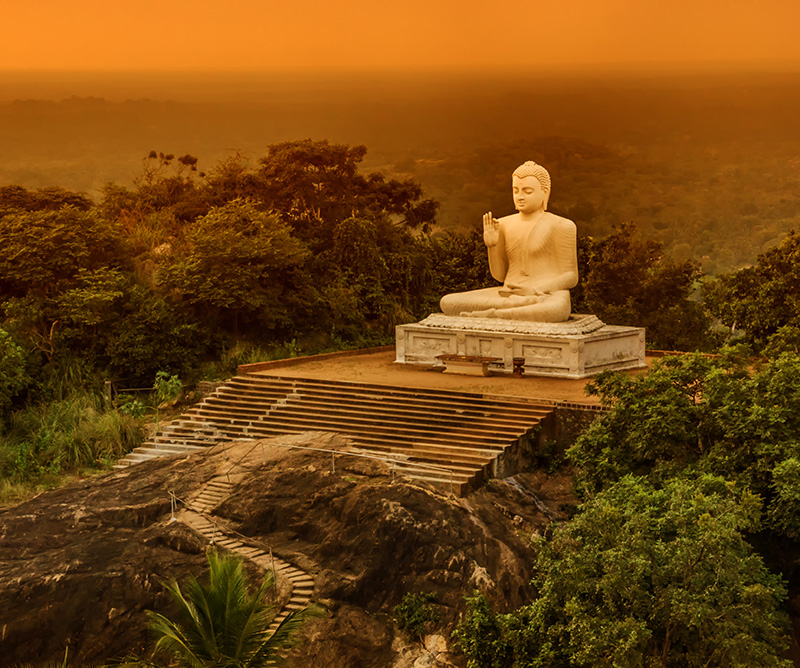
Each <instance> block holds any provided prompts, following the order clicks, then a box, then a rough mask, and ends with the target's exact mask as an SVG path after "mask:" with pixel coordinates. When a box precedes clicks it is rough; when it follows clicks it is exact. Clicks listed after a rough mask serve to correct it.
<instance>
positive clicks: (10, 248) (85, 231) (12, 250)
mask: <svg viewBox="0 0 800 668" xmlns="http://www.w3.org/2000/svg"><path fill="white" fill-rule="evenodd" d="M0 239H2V240H3V252H2V254H0V300H2V299H8V298H9V297H23V296H26V295H27V296H31V295H41V296H46V297H49V296H51V295H53V294H56V293H58V292H59V291H61V290H63V289H66V288H67V287H69V286H70V285H71V284H72V283H73V282H74V280H75V278H76V277H77V276H78V274H79V272H80V271H81V269H97V268H100V267H109V266H119V265H120V264H121V263H122V259H123V258H122V249H121V246H120V243H119V230H118V229H117V228H116V226H115V225H113V224H111V223H108V222H107V221H105V220H102V219H101V218H99V217H98V216H97V215H96V214H95V213H94V212H92V211H81V210H79V209H76V208H75V207H72V206H64V207H61V208H60V209H58V210H56V211H33V212H16V213H9V214H6V215H4V216H2V217H0Z"/></svg>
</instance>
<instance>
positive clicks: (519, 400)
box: [229, 372, 552, 411]
mask: <svg viewBox="0 0 800 668" xmlns="http://www.w3.org/2000/svg"><path fill="white" fill-rule="evenodd" d="M276 381H277V382H288V383H291V384H292V386H293V389H294V390H295V391H297V392H299V391H301V390H303V389H308V388H314V389H328V390H331V391H336V392H339V393H344V392H350V393H353V394H356V393H357V394H362V395H374V394H377V395H379V396H381V397H385V398H392V397H394V398H422V399H424V402H425V405H428V406H430V405H433V404H434V403H435V402H437V401H440V400H445V401H447V400H451V401H453V400H455V401H456V402H458V403H460V404H461V405H462V406H463V407H467V406H468V405H471V404H474V403H483V404H485V403H491V404H492V405H495V406H517V405H528V406H538V407H539V408H541V409H542V410H544V411H549V410H551V409H552V405H551V404H550V403H549V402H547V403H542V402H541V401H540V400H537V399H531V398H529V397H520V396H510V395H502V394H493V395H489V394H479V393H475V392H456V391H451V390H437V389H432V388H413V389H409V388H404V387H397V386H392V385H379V384H376V383H357V382H350V381H335V380H320V379H312V378H282V377H281V376H274V375H268V374H264V373H263V372H256V373H251V374H247V375H244V376H235V377H234V378H232V379H231V380H230V381H229V384H230V385H234V386H237V385H241V384H243V383H245V384H246V383H249V384H251V385H259V384H262V383H266V384H273V383H275V382H276Z"/></svg>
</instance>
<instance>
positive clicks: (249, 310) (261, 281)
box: [158, 200, 307, 329]
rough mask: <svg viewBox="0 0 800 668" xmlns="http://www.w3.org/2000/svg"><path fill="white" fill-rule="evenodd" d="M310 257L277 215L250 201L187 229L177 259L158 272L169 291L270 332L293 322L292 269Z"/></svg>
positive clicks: (225, 207) (229, 205) (236, 202)
mask: <svg viewBox="0 0 800 668" xmlns="http://www.w3.org/2000/svg"><path fill="white" fill-rule="evenodd" d="M306 256H307V251H306V250H305V248H304V246H303V244H302V243H300V242H298V241H297V240H296V239H294V238H293V237H292V235H291V232H290V230H289V228H288V227H286V226H285V225H284V224H282V223H281V222H280V220H279V219H278V217H277V216H275V215H274V214H268V213H264V212H262V211H259V210H258V209H257V208H256V206H255V203H254V202H253V201H249V200H234V201H233V202H229V203H227V204H225V205H223V206H220V207H217V208H215V209H212V210H211V211H210V212H209V213H208V214H207V215H205V216H203V217H201V218H199V219H198V220H197V221H195V222H194V223H193V224H192V225H191V226H190V227H189V228H188V230H187V233H186V244H185V247H184V248H183V250H182V252H181V253H180V255H179V257H178V258H175V259H170V261H169V263H167V264H165V265H164V266H163V267H162V269H161V271H160V272H159V276H158V280H159V282H160V284H161V285H162V286H164V288H166V289H168V290H172V291H175V292H177V293H178V294H180V296H181V297H182V298H183V299H185V300H186V301H187V302H188V303H190V304H192V305H195V306H197V307H200V308H203V309H204V310H205V311H206V312H208V311H209V309H212V310H213V311H212V312H216V313H217V314H218V316H217V317H218V323H219V324H222V323H223V322H225V321H230V322H233V323H234V329H235V328H236V326H237V325H238V322H239V318H240V317H242V316H244V317H246V318H249V319H251V320H254V321H257V322H259V323H260V324H262V325H266V326H267V327H275V326H276V325H278V324H286V323H287V322H288V311H287V303H288V302H291V300H292V298H293V297H292V294H291V278H292V273H293V270H294V269H296V268H297V267H299V266H300V265H302V263H303V262H304V260H305V258H306Z"/></svg>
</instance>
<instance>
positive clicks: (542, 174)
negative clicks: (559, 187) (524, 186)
mask: <svg viewBox="0 0 800 668" xmlns="http://www.w3.org/2000/svg"><path fill="white" fill-rule="evenodd" d="M512 176H516V177H518V178H520V179H524V178H525V177H526V176H535V177H536V178H537V179H539V183H541V184H542V190H544V191H545V192H546V193H547V194H548V195H549V194H550V174H549V173H548V171H547V170H546V169H545V168H544V167H542V166H541V165H539V164H537V163H535V162H534V161H533V160H528V162H524V163H522V164H521V165H520V166H519V167H517V168H516V169H515V170H514V173H513V174H512Z"/></svg>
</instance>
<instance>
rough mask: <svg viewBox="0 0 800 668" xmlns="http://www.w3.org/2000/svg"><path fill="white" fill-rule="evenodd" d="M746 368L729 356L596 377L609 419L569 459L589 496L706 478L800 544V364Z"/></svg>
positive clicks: (790, 359) (791, 359)
mask: <svg viewBox="0 0 800 668" xmlns="http://www.w3.org/2000/svg"><path fill="white" fill-rule="evenodd" d="M750 364H751V361H750V360H746V359H742V358H738V357H736V356H735V355H734V354H733V353H732V352H731V351H727V352H726V353H725V354H724V355H723V356H721V357H719V358H711V357H706V356H703V355H699V354H694V355H683V356H680V357H665V358H663V359H662V360H661V361H659V362H657V363H656V364H654V365H653V366H652V368H651V369H650V372H649V373H648V374H646V375H642V376H636V377H633V376H628V375H624V374H614V373H607V374H601V375H600V376H598V378H597V379H595V380H594V381H593V382H592V383H591V384H590V386H589V388H590V391H591V392H593V393H595V394H597V395H599V396H600V398H601V400H602V402H603V404H604V405H605V406H607V407H608V408H609V411H608V413H607V414H605V415H604V416H602V417H601V418H600V419H598V420H596V421H595V422H593V423H592V424H591V425H590V426H589V428H588V429H586V431H584V432H583V433H582V434H581V435H580V436H579V437H578V439H577V440H576V441H575V443H574V444H573V445H572V446H571V447H570V448H569V449H568V451H567V456H568V458H569V460H570V461H571V462H572V463H573V464H575V465H576V468H577V477H578V481H579V485H580V486H581V489H582V490H583V492H584V493H589V494H591V493H595V492H597V491H600V490H602V489H605V488H606V487H608V486H609V485H612V484H614V483H615V482H616V481H618V480H620V479H621V478H622V477H624V476H625V475H628V474H631V473H633V474H638V475H647V476H650V477H651V478H652V479H653V480H663V479H664V478H666V477H668V476H672V475H675V474H678V473H680V472H681V471H682V470H684V469H688V470H694V471H704V472H709V473H712V474H714V475H719V476H722V477H724V478H725V479H726V480H730V481H735V482H736V483H737V484H739V485H741V486H742V487H746V488H748V489H751V490H752V491H753V492H754V493H756V494H758V495H759V496H760V498H761V500H762V503H763V505H764V508H765V515H764V522H763V526H762V527H760V528H766V529H769V530H771V531H772V532H774V533H775V534H776V535H777V536H783V537H787V538H791V539H796V538H798V537H800V514H798V513H800V486H798V483H799V482H800V479H798V472H797V462H798V461H800V412H798V410H797V406H799V405H800V356H798V355H793V354H788V353H787V354H783V355H781V356H780V357H778V358H776V359H774V360H770V361H768V362H766V363H763V364H762V365H760V366H758V367H756V368H755V369H751V368H750Z"/></svg>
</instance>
